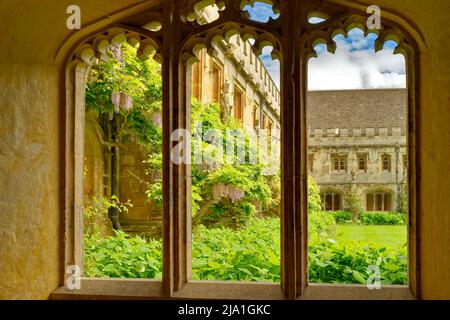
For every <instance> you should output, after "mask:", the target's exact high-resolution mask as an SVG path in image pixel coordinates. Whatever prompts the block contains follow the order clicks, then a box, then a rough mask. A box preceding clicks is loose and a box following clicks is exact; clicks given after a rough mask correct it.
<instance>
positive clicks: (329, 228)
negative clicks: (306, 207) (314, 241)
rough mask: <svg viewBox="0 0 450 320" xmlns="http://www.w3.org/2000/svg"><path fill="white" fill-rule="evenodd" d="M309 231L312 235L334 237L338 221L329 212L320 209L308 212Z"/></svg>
mask: <svg viewBox="0 0 450 320" xmlns="http://www.w3.org/2000/svg"><path fill="white" fill-rule="evenodd" d="M308 232H309V235H310V238H311V237H316V236H317V237H319V238H333V237H334V236H335V235H336V221H335V219H334V217H333V215H332V214H331V213H329V212H324V211H318V212H313V213H310V214H308Z"/></svg>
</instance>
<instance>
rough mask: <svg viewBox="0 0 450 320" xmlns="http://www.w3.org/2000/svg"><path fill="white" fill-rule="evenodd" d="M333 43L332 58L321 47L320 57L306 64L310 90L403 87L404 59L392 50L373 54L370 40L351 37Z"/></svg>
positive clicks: (338, 39) (386, 49) (404, 79)
mask: <svg viewBox="0 0 450 320" xmlns="http://www.w3.org/2000/svg"><path fill="white" fill-rule="evenodd" d="M335 40H336V42H337V49H336V53H335V54H331V53H329V52H327V51H326V50H325V49H324V46H320V47H319V48H318V56H319V57H318V58H313V59H311V60H310V61H309V65H308V73H309V75H308V86H309V90H339V89H368V88H405V87H406V75H405V60H404V57H403V56H402V55H394V54H393V50H394V49H393V48H392V47H391V46H386V47H385V49H383V50H382V51H380V52H377V53H375V51H374V49H373V40H374V39H373V38H372V39H367V38H364V37H360V36H358V35H355V34H353V37H352V36H351V38H350V39H348V40H345V39H344V38H343V37H339V38H337V39H335Z"/></svg>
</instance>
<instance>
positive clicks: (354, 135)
mask: <svg viewBox="0 0 450 320" xmlns="http://www.w3.org/2000/svg"><path fill="white" fill-rule="evenodd" d="M308 17H309V23H310V24H311V26H312V28H313V29H314V31H312V32H311V33H309V34H307V35H305V38H304V39H305V45H306V50H305V53H304V54H305V59H306V61H307V64H308V71H307V72H308V75H307V77H308V78H307V83H308V88H305V87H303V90H305V91H304V92H305V95H306V98H305V100H306V102H305V104H306V112H307V116H306V118H307V119H306V121H307V128H308V138H307V140H308V146H309V148H310V153H311V152H315V153H316V155H315V156H314V157H313V159H318V160H319V161H318V162H319V163H320V164H321V165H322V167H321V168H320V169H321V170H316V171H315V172H312V173H311V176H312V177H314V179H316V180H317V181H318V183H319V184H320V185H323V186H332V185H338V186H341V187H343V188H344V189H345V190H346V191H345V195H344V197H345V202H344V206H343V207H342V208H341V209H342V210H344V212H346V213H345V214H344V213H341V212H336V213H333V214H334V216H335V220H336V221H337V223H338V225H337V227H336V228H337V230H338V235H337V236H336V235H333V233H330V234H329V235H328V237H334V238H335V239H337V246H342V247H346V246H347V242H348V241H349V240H351V239H353V240H354V241H355V242H353V244H357V243H361V241H362V240H361V239H367V240H368V241H374V242H376V241H378V243H382V240H376V239H375V238H372V239H371V238H370V236H367V237H362V238H361V237H360V236H359V235H358V232H359V231H363V230H369V229H370V228H378V229H379V230H380V231H383V232H388V231H389V232H390V231H392V230H394V229H392V228H389V227H383V226H380V227H374V226H370V227H369V226H367V227H366V226H360V227H358V226H357V225H356V224H358V223H359V224H365V225H367V224H369V225H372V224H373V225H378V224H382V225H383V224H394V222H393V221H396V222H395V223H398V224H401V225H403V227H399V229H395V230H396V232H399V239H402V241H403V239H405V238H406V234H407V232H408V231H407V229H406V226H407V219H405V218H401V215H402V214H405V213H406V211H404V209H405V206H404V205H400V204H398V206H397V203H395V204H394V201H393V199H394V198H397V197H395V196H393V195H392V193H390V192H387V193H370V194H369V193H366V192H365V188H367V186H369V188H372V189H373V187H372V186H373V185H385V189H388V190H389V189H390V188H391V187H392V188H394V189H396V190H400V189H402V188H403V182H404V179H403V178H402V175H401V171H402V170H401V165H400V162H399V160H398V159H401V154H406V153H408V152H410V153H411V152H413V151H412V149H409V150H408V146H410V145H411V140H410V139H412V140H413V141H414V137H411V135H409V134H408V133H410V132H411V131H410V130H411V129H410V128H409V127H408V125H409V124H410V121H411V120H414V118H413V119H411V117H414V112H411V100H409V99H408V95H410V92H409V90H410V88H409V85H411V83H413V81H414V70H413V71H412V73H410V72H411V69H410V68H409V67H410V66H411V65H410V63H411V60H409V59H414V50H413V47H412V46H411V43H410V42H409V41H410V40H409V39H408V38H407V37H405V36H404V35H403V33H402V32H401V31H400V30H399V29H397V28H395V27H390V26H387V25H382V24H380V25H379V26H378V27H375V28H373V29H370V27H369V23H367V21H366V17H361V16H358V15H356V14H355V15H341V16H339V15H338V18H337V19H334V20H333V18H332V17H333V14H327V13H326V12H325V13H323V11H322V12H312V13H310V14H309V16H308ZM387 24H388V23H387ZM308 48H313V50H315V52H314V51H309V56H308V53H307V52H308V50H309V49H308ZM398 53H401V54H403V55H396V54H398ZM369 56H371V58H369ZM328 59H329V60H328ZM363 60H365V62H362V61H363ZM408 61H409V62H408ZM358 63H362V64H361V66H362V68H361V69H360V70H358V71H356V70H355V68H354V67H355V65H356V64H358ZM305 68H306V67H305ZM352 73H353V74H352ZM304 76H305V77H306V75H304ZM371 88H372V90H370V89H371ZM375 88H376V89H375ZM383 88H389V89H383ZM392 88H396V89H392ZM397 88H400V89H397ZM349 89H350V90H349ZM306 90H310V91H309V92H308V93H306ZM384 96H386V97H387V96H389V98H387V99H386V100H385V102H383V99H384ZM325 97H327V98H325ZM344 97H345V98H344ZM369 105H370V107H369ZM412 105H414V104H412ZM365 106H367V109H366V110H365V111H364V108H365ZM383 108H385V111H383V112H382V114H383V115H382V116H381V118H382V120H377V117H376V116H375V114H376V112H379V111H381V110H382V109H383ZM346 112H349V113H346ZM381 118H380V119H381ZM340 119H342V120H343V122H340ZM375 137H378V138H375ZM374 139H378V140H376V141H375V140H374ZM394 140H395V141H394ZM370 141H371V142H370ZM311 150H313V151H311ZM310 159H311V158H310ZM310 166H311V165H310ZM313 167H314V166H313ZM327 168H328V169H327ZM399 193H400V191H399ZM398 198H399V199H400V197H398ZM401 198H402V200H399V201H403V202H404V201H405V200H406V201H408V200H407V198H408V196H407V194H406V193H405V192H404V191H403V193H402V197H401ZM331 200H333V199H332V198H331V197H330V201H331ZM331 203H332V204H333V201H331ZM368 205H369V206H370V207H368ZM333 209H334V208H333ZM397 209H398V210H401V212H400V211H399V212H398V213H395V214H392V217H391V216H390V215H389V214H387V215H386V216H385V220H386V221H385V222H383V219H381V216H380V215H378V216H376V217H375V216H371V214H376V211H379V212H392V211H397ZM366 211H367V212H366ZM369 212H370V213H369ZM410 214H412V215H414V214H415V213H414V212H410ZM314 215H315V213H314V212H310V218H311V220H312V221H313V222H314ZM394 216H395V217H394ZM388 220H389V221H388ZM349 223H353V224H355V226H354V227H350V226H348V224H349ZM340 224H347V225H346V226H341V225H340ZM311 226H312V227H314V223H313V224H312V225H311ZM340 232H341V233H342V234H341V235H339V233H340ZM409 235H410V238H409V240H408V241H411V240H413V239H414V238H415V235H414V229H413V230H412V232H411V230H410V231H409ZM324 236H325V237H326V235H324V234H321V235H320V237H324ZM314 241H315V240H311V241H310V244H309V250H310V252H311V256H310V257H309V272H310V273H309V281H311V282H317V281H318V282H322V281H324V279H323V278H321V276H320V272H323V271H324V269H326V267H324V266H323V265H320V266H318V265H317V264H316V262H315V261H316V260H315V259H317V257H320V256H321V252H320V250H317V248H316V245H315V242H314ZM409 244H410V247H411V242H409ZM386 245H387V246H388V252H389V250H392V253H393V254H394V252H395V250H397V249H391V248H390V242H386ZM413 245H414V244H413ZM406 246H407V242H404V243H399V248H400V249H398V250H400V251H402V252H403V254H404V255H405V256H406V255H407V253H409V254H411V253H413V254H414V252H413V251H409V252H408V251H407V249H406ZM414 261H415V260H414V258H412V259H411V258H408V259H404V261H402V262H399V265H401V269H402V274H403V275H404V277H403V278H402V279H403V280H399V278H395V279H393V280H392V278H391V280H392V281H394V282H390V281H391V280H389V279H390V276H389V275H388V273H389V272H387V271H386V270H385V271H383V266H382V265H380V264H377V268H378V269H377V270H380V274H381V277H380V281H381V283H394V284H400V285H404V284H407V282H408V278H407V272H408V266H407V262H409V263H411V262H412V263H414ZM368 268H369V267H368ZM367 270H369V269H366V270H363V269H361V270H360V271H361V272H363V273H364V272H366V271H367ZM409 270H411V269H409ZM359 275H360V274H359V271H358V272H356V273H355V274H354V275H353V276H354V279H353V280H351V279H349V278H346V277H345V275H344V273H339V272H338V273H336V274H334V276H331V277H330V278H329V279H328V280H325V281H328V282H329V283H334V282H336V281H337V282H339V281H344V282H348V283H355V284H358V283H360V284H362V283H363V282H364V281H365V280H364V281H363V279H365V278H364V277H359ZM409 276H410V277H412V278H415V277H416V274H414V273H411V272H410V274H409ZM350 278H351V277H350ZM412 281H413V283H414V281H415V280H414V279H413V280H412Z"/></svg>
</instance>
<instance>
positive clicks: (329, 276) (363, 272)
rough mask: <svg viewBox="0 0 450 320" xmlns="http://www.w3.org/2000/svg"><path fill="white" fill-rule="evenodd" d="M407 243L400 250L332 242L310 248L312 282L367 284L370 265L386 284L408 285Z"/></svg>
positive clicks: (312, 245)
mask: <svg viewBox="0 0 450 320" xmlns="http://www.w3.org/2000/svg"><path fill="white" fill-rule="evenodd" d="M406 251H407V250H406V244H404V245H402V246H400V247H399V248H397V249H391V248H389V249H387V248H386V247H384V246H381V245H377V244H374V243H368V242H350V243H346V244H345V245H342V244H339V243H338V242H336V241H334V240H332V239H329V240H327V241H320V242H314V243H310V245H309V252H308V254H309V281H310V282H313V283H360V284H366V283H367V279H368V277H369V276H370V274H369V273H368V270H369V266H379V268H380V274H381V279H380V280H381V283H382V284H406V283H407V253H406Z"/></svg>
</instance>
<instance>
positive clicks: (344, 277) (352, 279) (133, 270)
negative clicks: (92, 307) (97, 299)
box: [84, 218, 407, 284]
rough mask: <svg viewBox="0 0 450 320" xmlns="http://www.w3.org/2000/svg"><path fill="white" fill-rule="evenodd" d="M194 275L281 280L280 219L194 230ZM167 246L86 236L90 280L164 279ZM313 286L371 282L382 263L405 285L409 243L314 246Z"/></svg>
mask: <svg viewBox="0 0 450 320" xmlns="http://www.w3.org/2000/svg"><path fill="white" fill-rule="evenodd" d="M193 240H194V241H193V247H192V274H193V278H194V279H196V280H247V281H274V282H275V281H279V280H280V220H279V219H278V218H268V219H252V220H250V221H249V223H248V225H247V226H246V227H243V228H240V229H237V230H232V229H228V228H212V229H208V228H206V227H204V226H202V225H199V226H198V227H197V228H196V229H195V230H194V232H193ZM161 250H162V244H161V241H158V240H146V239H143V238H141V237H137V236H128V235H126V234H124V233H123V232H117V233H116V235H115V236H113V237H108V238H102V237H99V236H98V235H95V236H88V237H86V238H85V269H84V270H85V275H86V276H88V277H115V278H161V272H162V255H161ZM308 257H309V277H310V281H311V282H321V283H332V282H336V283H366V281H367V278H368V276H369V274H368V268H369V266H372V265H379V267H380V270H381V277H382V283H384V284H406V281H407V258H406V257H407V255H406V244H405V245H404V246H401V247H399V248H398V249H387V248H386V247H383V246H381V245H376V244H372V243H367V242H350V243H346V244H345V245H341V244H339V243H337V242H336V241H334V240H326V241H323V240H319V239H318V238H317V237H316V238H315V239H312V240H310V242H309V252H308Z"/></svg>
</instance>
